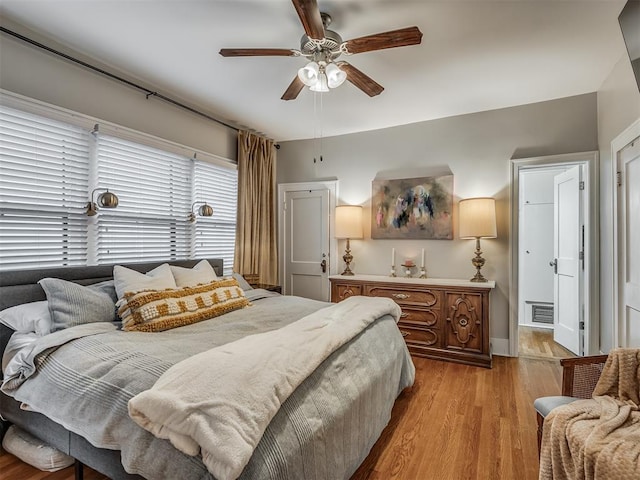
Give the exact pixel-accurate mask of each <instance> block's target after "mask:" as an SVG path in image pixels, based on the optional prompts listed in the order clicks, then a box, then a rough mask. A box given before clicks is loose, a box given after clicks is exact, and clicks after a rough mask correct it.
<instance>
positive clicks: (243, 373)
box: [129, 297, 400, 480]
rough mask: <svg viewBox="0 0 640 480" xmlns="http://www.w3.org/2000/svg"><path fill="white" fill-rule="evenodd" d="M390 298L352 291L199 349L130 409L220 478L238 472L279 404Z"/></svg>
mask: <svg viewBox="0 0 640 480" xmlns="http://www.w3.org/2000/svg"><path fill="white" fill-rule="evenodd" d="M387 314H388V315H392V316H393V317H394V319H395V321H396V322H397V321H398V318H399V317H400V307H398V305H397V304H396V303H395V302H393V301H392V300H390V299H385V298H375V297H350V298H348V299H347V300H345V301H343V302H341V303H337V304H335V305H331V306H329V307H326V308H323V309H321V310H318V311H317V312H315V313H312V314H310V315H307V316H306V317H304V318H302V319H300V320H298V321H296V322H294V323H291V324H289V325H287V326H286V327H283V328H281V329H279V330H273V331H270V332H266V333H262V334H258V335H250V336H248V337H245V338H242V339H240V340H238V341H236V342H232V343H229V344H226V345H223V346H221V347H218V348H214V349H212V350H209V351H206V352H202V353H200V354H198V355H194V356H193V357H190V358H188V359H186V360H183V361H182V362H180V363H178V364H176V365H174V366H173V367H171V368H170V369H169V370H167V371H166V372H165V373H164V374H163V375H162V376H161V377H160V378H159V379H158V381H157V382H156V384H155V385H154V386H153V387H152V388H151V389H149V390H146V391H144V392H142V393H140V394H138V395H136V396H135V397H133V398H132V399H131V400H130V401H129V415H130V416H131V418H132V419H133V420H134V421H135V422H136V423H138V424H139V425H140V426H142V427H143V428H145V429H146V430H148V431H150V432H151V433H153V434H154V435H155V436H157V437H160V438H166V439H169V440H170V441H171V443H172V444H173V445H174V446H175V447H176V448H177V449H179V450H181V451H182V452H184V453H186V454H188V455H197V454H198V453H200V452H201V453H202V459H203V462H204V464H205V465H206V466H207V469H208V470H209V471H210V472H211V473H212V474H213V475H214V476H215V477H216V478H217V479H218V480H229V479H235V478H237V477H238V476H239V475H240V474H241V473H242V470H243V469H244V467H245V466H246V464H247V463H248V461H249V459H250V457H251V454H252V453H253V450H254V449H255V447H256V445H257V444H258V442H259V441H260V439H261V438H262V434H263V433H264V431H265V429H266V428H267V426H268V425H269V422H270V421H271V419H272V418H273V417H274V416H275V414H276V413H277V412H278V409H279V408H280V405H282V403H283V402H284V401H285V400H286V399H287V398H288V397H289V395H290V394H291V393H292V392H293V391H294V390H295V389H296V388H297V387H298V385H300V384H301V383H302V382H303V381H304V380H305V379H306V378H307V377H308V376H309V375H310V374H311V373H312V372H313V371H314V370H315V369H316V368H317V367H318V366H319V365H320V364H321V363H322V362H323V361H324V360H325V359H326V358H327V357H328V356H329V355H331V353H333V352H334V351H336V350H337V349H338V348H340V347H341V346H342V345H344V344H345V343H347V342H348V341H349V340H351V339H352V338H354V337H355V336H356V335H358V334H359V333H360V332H362V331H363V330H364V329H365V328H367V326H368V325H370V324H371V323H373V322H374V321H375V320H376V319H378V318H380V317H382V316H384V315H387Z"/></svg>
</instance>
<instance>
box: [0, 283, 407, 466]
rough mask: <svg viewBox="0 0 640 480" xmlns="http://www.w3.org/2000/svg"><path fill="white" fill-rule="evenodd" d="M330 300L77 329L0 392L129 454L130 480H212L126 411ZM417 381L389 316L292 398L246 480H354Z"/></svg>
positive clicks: (260, 304)
mask: <svg viewBox="0 0 640 480" xmlns="http://www.w3.org/2000/svg"><path fill="white" fill-rule="evenodd" d="M255 295H258V296H260V294H259V293H255ZM326 305H327V304H325V303H322V302H316V301H313V300H308V299H302V298H298V297H287V296H269V297H267V298H263V299H257V298H256V299H255V300H254V301H253V306H251V307H249V308H245V309H242V310H238V311H235V312H231V313H229V314H226V315H223V316H221V317H218V318H215V319H211V320H207V321H204V322H200V323H197V324H194V325H190V326H186V327H181V328H177V329H173V330H169V331H166V332H160V333H142V332H122V331H119V330H116V329H115V327H111V326H109V325H108V324H92V325H93V326H91V325H85V326H80V327H73V328H71V329H67V330H62V331H60V332H55V333H53V334H51V335H48V336H46V337H44V338H43V339H41V340H39V343H41V345H36V346H35V348H34V350H33V354H32V355H31V356H30V358H31V360H35V361H34V363H35V365H36V366H37V370H36V371H35V372H33V371H31V370H30V369H29V367H28V363H29V361H30V360H28V359H27V360H26V362H25V363H26V366H24V368H23V369H22V370H21V371H20V373H19V374H18V375H17V376H16V375H13V380H12V379H9V378H8V379H5V383H4V385H3V391H5V393H7V394H9V395H12V396H13V397H15V398H16V399H17V400H19V401H21V402H24V403H26V404H27V405H28V406H29V407H30V408H31V409H33V410H35V411H39V412H42V413H44V414H45V415H47V416H48V417H50V418H52V419H53V420H55V421H57V422H58V423H60V424H62V425H64V426H65V427H66V428H68V429H69V430H72V431H74V432H76V433H79V434H81V435H83V436H84V437H85V438H87V439H88V440H89V441H90V442H91V443H92V444H94V445H95V446H98V447H102V448H110V449H119V450H121V452H122V453H121V456H122V463H123V465H124V467H125V469H126V470H127V471H128V472H130V473H138V474H140V475H142V476H144V477H147V478H150V479H175V478H180V479H206V478H211V477H210V474H209V473H208V472H207V470H206V468H205V467H204V465H203V463H202V460H201V458H200V457H191V456H188V455H185V454H183V453H181V452H179V451H178V450H176V449H175V448H173V447H172V446H171V444H170V443H169V442H168V441H166V440H161V439H158V438H156V437H154V436H153V435H151V434H150V433H148V432H147V431H145V430H143V429H142V428H140V427H138V426H137V425H136V424H135V423H134V422H133V421H132V420H131V419H130V418H129V416H128V414H127V403H128V401H129V399H130V398H131V397H133V396H134V395H136V394H138V393H140V392H142V391H144V390H147V389H149V388H151V387H152V386H153V384H154V383H155V381H156V380H157V378H158V377H159V376H160V375H162V374H163V373H164V372H165V371H166V370H167V369H168V368H169V367H171V366H172V365H174V364H176V363H177V362H180V361H182V360H184V359H185V358H187V357H190V356H192V355H195V354H197V353H200V352H203V351H206V350H209V349H211V348H214V347H216V346H219V345H223V344H226V343H229V342H232V341H234V340H237V339H239V338H241V337H243V336H245V335H247V334H255V333H258V332H266V331H270V330H273V329H277V328H280V327H282V326H284V325H287V324H289V323H291V322H293V321H295V320H297V319H299V318H302V317H304V316H306V315H308V314H310V313H312V312H314V311H317V310H318V309H320V308H322V307H324V306H326ZM75 329H81V330H82V331H81V332H80V333H78V332H77V331H75ZM105 330H106V331H105ZM76 336H77V337H79V338H77V339H74V340H73V341H70V338H71V337H76ZM56 343H59V345H56ZM38 352H39V353H38ZM27 376H29V380H28V381H24V379H25V378H26V377H27ZM413 379H414V368H413V364H412V363H411V360H410V357H409V355H408V352H407V349H406V346H405V344H404V341H403V339H402V336H401V335H400V333H399V331H398V328H397V326H396V325H395V322H394V320H393V318H392V317H391V316H384V317H382V318H381V319H380V320H378V321H377V322H375V323H373V324H372V325H370V326H369V327H368V328H367V329H366V330H364V331H363V332H362V333H361V334H360V335H358V336H357V337H356V338H354V340H353V341H351V342H349V343H348V344H346V345H344V346H343V347H341V348H340V349H338V350H337V351H336V352H334V353H333V354H332V355H331V356H330V357H329V358H327V360H325V361H324V362H323V363H322V364H321V365H320V367H319V368H318V369H317V370H316V371H315V372H313V373H312V374H311V375H310V376H309V377H308V378H307V379H306V380H305V381H304V382H303V383H302V384H301V385H300V386H299V387H298V388H297V389H296V390H295V391H294V392H293V394H292V395H291V396H290V397H289V399H288V400H287V401H286V402H285V403H284V404H283V405H282V407H281V409H280V411H279V412H278V413H277V414H276V416H275V417H274V418H273V420H272V421H271V423H270V424H269V427H268V428H267V430H266V431H265V433H264V435H263V437H262V439H261V441H260V442H259V443H258V446H257V447H256V450H255V451H254V454H253V456H252V457H251V460H250V461H249V464H248V465H247V466H246V468H245V469H244V471H243V472H242V475H241V476H240V478H242V479H286V478H289V479H339V478H349V476H351V474H352V473H353V472H354V471H355V469H356V468H357V467H358V465H359V464H360V463H361V462H362V460H364V458H365V457H366V455H367V453H368V451H369V449H370V448H371V446H372V445H373V443H375V441H376V439H377V438H378V436H379V434H380V432H381V431H382V429H383V428H384V426H385V425H386V424H387V423H388V421H389V418H390V412H391V407H392V406H393V403H394V400H395V398H396V397H397V395H398V393H399V392H400V391H401V390H402V389H403V388H404V387H406V386H409V385H411V384H412V383H413Z"/></svg>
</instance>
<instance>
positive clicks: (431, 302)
mask: <svg viewBox="0 0 640 480" xmlns="http://www.w3.org/2000/svg"><path fill="white" fill-rule="evenodd" d="M329 281H330V282H331V301H332V302H340V301H341V300H344V299H345V298H348V297H351V296H353V295H364V296H368V297H387V298H391V299H393V300H394V301H395V302H396V303H397V304H398V305H400V307H401V308H402V315H401V317H400V321H399V323H398V327H399V328H400V331H401V332H402V335H403V336H404V338H405V341H406V342H407V346H408V347H409V351H410V352H411V354H413V355H417V356H420V357H429V358H435V359H438V360H450V361H453V362H460V363H466V364H469V365H479V366H482V367H488V368H491V349H490V345H489V294H490V293H491V290H492V289H493V288H495V282H493V281H490V282H486V283H473V282H469V281H467V280H454V279H441V278H427V279H420V278H404V277H385V276H379V275H353V276H342V275H332V276H331V277H329Z"/></svg>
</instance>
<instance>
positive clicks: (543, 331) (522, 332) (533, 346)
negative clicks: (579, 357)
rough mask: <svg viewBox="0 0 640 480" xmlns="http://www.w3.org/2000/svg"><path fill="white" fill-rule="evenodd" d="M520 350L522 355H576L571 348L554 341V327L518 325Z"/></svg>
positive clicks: (541, 356) (549, 356) (558, 356)
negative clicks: (568, 348)
mask: <svg viewBox="0 0 640 480" xmlns="http://www.w3.org/2000/svg"><path fill="white" fill-rule="evenodd" d="M518 352H519V354H520V356H521V357H534V358H555V359H560V358H567V357H575V355H574V354H573V353H571V352H570V351H569V350H567V349H566V348H564V347H563V346H562V345H560V344H559V343H556V342H554V341H553V330H552V329H549V328H536V327H525V326H523V325H519V326H518Z"/></svg>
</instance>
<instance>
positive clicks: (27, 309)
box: [0, 300, 52, 336]
mask: <svg viewBox="0 0 640 480" xmlns="http://www.w3.org/2000/svg"><path fill="white" fill-rule="evenodd" d="M0 322H1V323H3V324H5V325H6V326H7V327H9V328H11V329H13V330H15V331H16V332H20V333H29V332H35V333H36V334H38V335H39V336H43V335H47V334H48V333H50V332H51V323H52V320H51V314H50V313H49V302H47V301H44V300H43V301H41V302H31V303H23V304H22V305H16V306H15V307H10V308H6V309H4V310H2V311H1V312H0Z"/></svg>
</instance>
